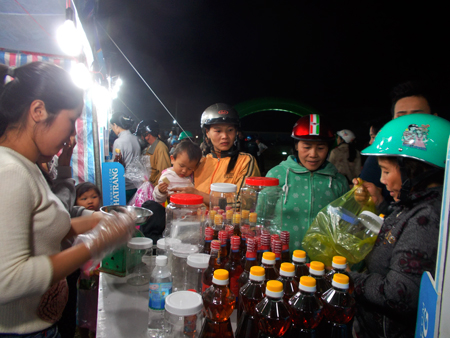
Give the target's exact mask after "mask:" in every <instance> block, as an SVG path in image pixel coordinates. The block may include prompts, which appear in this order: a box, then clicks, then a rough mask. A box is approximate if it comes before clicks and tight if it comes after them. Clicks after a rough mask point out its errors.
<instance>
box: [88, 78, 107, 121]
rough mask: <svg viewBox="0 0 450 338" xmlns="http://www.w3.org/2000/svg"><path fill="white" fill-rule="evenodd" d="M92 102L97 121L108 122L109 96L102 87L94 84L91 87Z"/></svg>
mask: <svg viewBox="0 0 450 338" xmlns="http://www.w3.org/2000/svg"><path fill="white" fill-rule="evenodd" d="M92 100H93V101H94V104H95V108H96V109H97V116H98V121H107V120H108V111H109V109H110V108H111V95H110V94H109V92H108V89H106V88H105V87H103V86H100V85H98V84H95V85H94V86H93V87H92Z"/></svg>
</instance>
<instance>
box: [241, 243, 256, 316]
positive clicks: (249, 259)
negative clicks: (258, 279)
mask: <svg viewBox="0 0 450 338" xmlns="http://www.w3.org/2000/svg"><path fill="white" fill-rule="evenodd" d="M256 265H258V262H257V260H256V240H255V237H250V238H248V239H247V253H246V255H245V265H244V271H243V272H242V273H241V275H240V276H239V278H238V284H239V289H241V288H242V287H243V286H244V285H245V284H247V282H248V281H249V279H250V270H251V268H252V267H253V266H256ZM238 305H239V306H238V307H237V310H238V311H237V312H238V318H239V317H240V315H241V313H242V311H243V307H242V303H239V304H238Z"/></svg>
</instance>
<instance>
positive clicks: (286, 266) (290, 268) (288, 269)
mask: <svg viewBox="0 0 450 338" xmlns="http://www.w3.org/2000/svg"><path fill="white" fill-rule="evenodd" d="M280 275H282V276H287V277H290V276H294V275H295V266H294V264H292V263H281V267H280Z"/></svg>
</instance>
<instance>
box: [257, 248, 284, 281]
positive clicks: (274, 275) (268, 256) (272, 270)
mask: <svg viewBox="0 0 450 338" xmlns="http://www.w3.org/2000/svg"><path fill="white" fill-rule="evenodd" d="M275 262H276V260H275V254H274V253H273V252H270V251H266V252H264V253H263V255H262V259H261V266H262V267H263V268H264V269H265V270H266V281H268V280H271V279H274V280H276V279H278V277H279V276H280V273H279V271H278V269H277V268H276V266H275Z"/></svg>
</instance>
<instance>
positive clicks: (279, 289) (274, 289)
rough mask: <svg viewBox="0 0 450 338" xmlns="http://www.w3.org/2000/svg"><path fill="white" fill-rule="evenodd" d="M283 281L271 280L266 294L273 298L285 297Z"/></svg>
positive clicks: (267, 285)
mask: <svg viewBox="0 0 450 338" xmlns="http://www.w3.org/2000/svg"><path fill="white" fill-rule="evenodd" d="M283 294H284V292H283V283H281V282H280V281H277V280H270V281H268V282H267V284H266V296H268V297H272V298H281V297H283Z"/></svg>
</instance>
